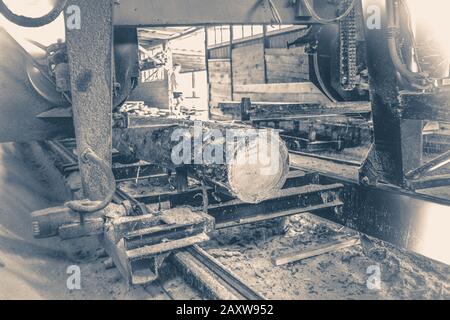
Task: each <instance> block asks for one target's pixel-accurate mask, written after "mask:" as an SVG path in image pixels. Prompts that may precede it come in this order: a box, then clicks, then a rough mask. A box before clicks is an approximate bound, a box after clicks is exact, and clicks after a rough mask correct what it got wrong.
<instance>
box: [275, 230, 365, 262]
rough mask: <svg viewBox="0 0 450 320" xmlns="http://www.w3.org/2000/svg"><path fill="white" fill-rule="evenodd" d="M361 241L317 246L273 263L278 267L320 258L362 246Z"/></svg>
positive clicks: (351, 240)
mask: <svg viewBox="0 0 450 320" xmlns="http://www.w3.org/2000/svg"><path fill="white" fill-rule="evenodd" d="M360 242H361V240H360V238H359V236H358V237H353V238H350V239H342V240H338V241H334V242H331V243H327V244H324V245H320V246H315V247H313V248H309V249H307V250H305V251H300V252H295V253H290V254H287V255H283V256H280V257H277V258H274V259H273V260H272V263H273V264H274V265H276V266H282V265H285V264H288V263H291V262H296V261H300V260H304V259H308V258H311V257H315V256H319V255H322V254H326V253H329V252H333V251H338V250H342V249H345V248H348V247H353V246H356V245H358V244H360Z"/></svg>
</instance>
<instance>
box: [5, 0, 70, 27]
mask: <svg viewBox="0 0 450 320" xmlns="http://www.w3.org/2000/svg"><path fill="white" fill-rule="evenodd" d="M66 5H67V0H58V2H57V3H56V5H55V6H54V7H53V9H52V10H51V11H50V12H49V13H47V14H46V15H44V16H42V17H39V18H31V17H25V16H21V15H18V14H15V13H14V12H12V11H11V10H9V8H8V6H7V5H6V4H5V2H4V1H3V0H0V13H1V14H3V15H4V16H5V18H6V19H8V20H9V21H11V22H12V23H14V24H16V25H18V26H21V27H27V28H37V27H42V26H45V25H47V24H49V23H51V22H53V21H54V20H56V18H58V17H59V15H60V14H61V12H63V10H64V8H65V7H66Z"/></svg>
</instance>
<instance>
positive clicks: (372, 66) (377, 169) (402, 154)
mask: <svg viewBox="0 0 450 320" xmlns="http://www.w3.org/2000/svg"><path fill="white" fill-rule="evenodd" d="M385 3H386V0H366V1H364V5H365V8H364V12H365V13H366V12H367V11H366V10H365V9H366V8H367V7H368V6H369V5H376V6H378V7H380V8H383V12H382V17H386V16H387V14H386V10H385V8H386V6H385ZM365 18H368V17H367V16H365ZM381 22H382V25H381V28H379V29H368V28H366V43H367V65H368V69H369V79H370V91H371V100H372V113H373V125H374V145H373V146H372V148H371V150H370V152H369V155H368V158H367V159H366V161H365V162H364V164H363V166H362V169H361V171H360V179H361V181H363V182H364V183H368V184H371V185H375V184H376V183H377V182H379V181H380V182H384V183H389V184H393V185H396V186H403V185H404V174H405V173H406V172H407V171H409V170H411V169H413V168H417V167H419V166H420V165H421V154H422V150H423V141H422V138H421V136H422V123H421V122H420V121H410V120H404V119H402V117H401V115H400V114H399V112H398V110H399V108H400V106H401V99H400V92H399V87H400V83H399V81H398V79H397V74H396V70H395V67H394V64H393V62H392V58H391V56H390V54H389V48H388V32H387V21H385V19H383V21H381Z"/></svg>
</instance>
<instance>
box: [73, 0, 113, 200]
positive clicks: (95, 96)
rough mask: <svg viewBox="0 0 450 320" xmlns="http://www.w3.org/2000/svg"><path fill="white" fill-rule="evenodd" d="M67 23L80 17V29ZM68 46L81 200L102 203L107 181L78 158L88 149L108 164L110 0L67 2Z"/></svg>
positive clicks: (110, 76) (111, 48)
mask: <svg viewBox="0 0 450 320" xmlns="http://www.w3.org/2000/svg"><path fill="white" fill-rule="evenodd" d="M71 9H73V10H71ZM78 13H79V17H78V16H76V15H77V14H78ZM74 15H75V16H74ZM71 19H72V20H73V19H79V21H80V24H79V28H76V24H71V23H70V21H71ZM74 26H75V28H74ZM66 42H67V49H68V56H69V65H70V80H71V81H70V82H71V91H72V107H73V119H74V125H75V134H76V140H77V152H78V156H79V165H80V174H81V182H82V185H83V191H84V195H85V197H87V198H89V199H90V200H101V199H103V198H104V197H105V195H106V194H108V190H107V187H108V184H107V182H106V177H105V175H104V173H103V172H102V170H101V169H100V168H99V167H98V166H97V165H95V164H93V163H89V161H86V159H84V158H83V157H82V155H83V153H84V152H86V150H89V149H90V150H92V151H93V152H95V154H97V155H98V156H99V157H100V158H101V159H102V160H104V161H106V162H107V163H109V164H110V163H111V153H112V152H111V149H112V105H113V83H112V81H113V80H112V79H113V77H112V72H113V54H112V53H113V2H112V0H95V1H92V0H69V2H68V10H67V11H66Z"/></svg>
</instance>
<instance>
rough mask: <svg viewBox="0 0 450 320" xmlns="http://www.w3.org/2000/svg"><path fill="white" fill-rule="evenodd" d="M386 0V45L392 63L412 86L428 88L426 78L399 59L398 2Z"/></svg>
mask: <svg viewBox="0 0 450 320" xmlns="http://www.w3.org/2000/svg"><path fill="white" fill-rule="evenodd" d="M386 2H387V18H388V27H387V28H388V47H389V55H390V57H391V59H392V63H393V64H394V67H395V69H396V70H397V71H398V72H399V73H400V75H401V76H402V77H403V78H404V79H405V80H407V81H408V82H409V83H410V84H411V85H412V86H414V87H416V88H419V89H427V88H429V83H428V81H427V78H426V77H425V76H424V75H423V74H420V73H415V72H412V71H410V70H409V69H408V67H407V66H406V65H405V64H404V63H403V61H402V60H401V59H400V56H399V52H398V49H397V38H398V35H399V32H400V27H399V14H398V2H397V1H396V0H388V1H386Z"/></svg>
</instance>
